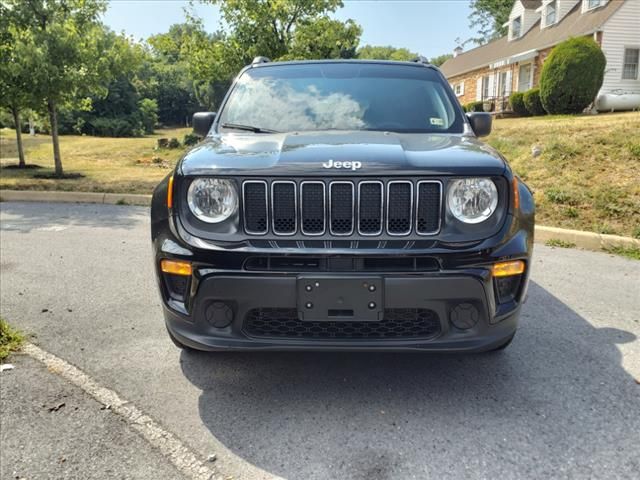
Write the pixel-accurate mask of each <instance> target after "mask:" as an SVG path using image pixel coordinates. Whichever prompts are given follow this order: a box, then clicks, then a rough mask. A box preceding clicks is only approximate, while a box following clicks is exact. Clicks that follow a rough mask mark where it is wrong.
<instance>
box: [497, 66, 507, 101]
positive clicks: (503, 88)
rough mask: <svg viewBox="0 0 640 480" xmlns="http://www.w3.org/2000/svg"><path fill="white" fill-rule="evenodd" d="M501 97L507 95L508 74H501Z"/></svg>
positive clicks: (499, 93)
mask: <svg viewBox="0 0 640 480" xmlns="http://www.w3.org/2000/svg"><path fill="white" fill-rule="evenodd" d="M498 88H499V92H498V95H499V96H500V97H504V96H505V95H506V94H507V72H501V73H500V83H499V84H498Z"/></svg>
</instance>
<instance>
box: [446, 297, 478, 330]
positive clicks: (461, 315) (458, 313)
mask: <svg viewBox="0 0 640 480" xmlns="http://www.w3.org/2000/svg"><path fill="white" fill-rule="evenodd" d="M479 318H480V312H478V309H477V308H476V307H475V306H473V305H472V304H470V303H460V304H459V305H456V306H455V307H454V308H453V309H452V310H451V313H450V314H449V319H450V320H451V323H453V325H454V326H455V327H456V328H459V329H460V330H468V329H470V328H471V327H473V326H474V325H475V324H476V323H478V320H479Z"/></svg>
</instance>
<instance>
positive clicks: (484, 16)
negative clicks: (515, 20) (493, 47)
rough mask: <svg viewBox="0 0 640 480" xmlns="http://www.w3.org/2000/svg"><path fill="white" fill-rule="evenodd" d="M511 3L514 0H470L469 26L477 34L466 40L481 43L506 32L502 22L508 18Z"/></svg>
mask: <svg viewBox="0 0 640 480" xmlns="http://www.w3.org/2000/svg"><path fill="white" fill-rule="evenodd" d="M513 3H514V0H471V4H470V8H471V14H470V15H469V27H470V28H471V29H473V30H476V31H477V32H478V36H477V37H475V38H470V39H469V40H467V41H471V42H474V43H476V44H478V45H483V44H485V43H487V42H490V41H491V40H495V39H496V38H500V37H502V36H504V35H505V34H506V33H507V27H505V26H504V24H505V23H507V21H508V20H509V14H510V13H511V9H512V8H513ZM465 43H466V42H465Z"/></svg>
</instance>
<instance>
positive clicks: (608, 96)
mask: <svg viewBox="0 0 640 480" xmlns="http://www.w3.org/2000/svg"><path fill="white" fill-rule="evenodd" d="M637 109H640V93H622V92H621V93H616V92H610V93H603V94H602V95H600V96H598V98H597V99H596V110H598V111H599V112H614V111H622V110H637Z"/></svg>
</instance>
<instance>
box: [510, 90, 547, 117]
mask: <svg viewBox="0 0 640 480" xmlns="http://www.w3.org/2000/svg"><path fill="white" fill-rule="evenodd" d="M509 105H511V110H513V112H514V113H516V114H517V115H519V116H521V117H529V116H539V115H546V114H547V112H546V110H545V109H544V107H543V106H542V101H541V100H540V89H539V88H532V89H531V90H527V91H526V92H513V93H512V94H511V95H509Z"/></svg>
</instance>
